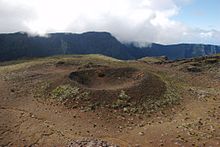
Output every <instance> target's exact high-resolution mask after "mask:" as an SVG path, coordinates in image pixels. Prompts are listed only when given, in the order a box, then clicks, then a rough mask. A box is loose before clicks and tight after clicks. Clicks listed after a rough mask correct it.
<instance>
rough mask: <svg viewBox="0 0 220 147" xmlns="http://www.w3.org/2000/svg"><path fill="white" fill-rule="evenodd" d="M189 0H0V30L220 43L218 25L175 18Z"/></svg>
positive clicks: (125, 40)
mask: <svg viewBox="0 0 220 147" xmlns="http://www.w3.org/2000/svg"><path fill="white" fill-rule="evenodd" d="M190 1H191V0H178V1H177V0H135V1H134V0H0V32H2V33H3V32H15V31H27V32H29V33H31V34H40V35H44V34H46V33H50V32H73V33H81V32H86V31H108V32H111V33H112V34H113V35H114V36H116V37H117V38H118V39H119V40H120V41H124V42H130V41H136V42H157V43H164V44H170V43H182V42H187V43H210V44H220V32H219V31H218V30H203V29H202V28H191V27H190V26H187V25H185V24H183V23H181V22H178V21H176V20H175V19H174V16H177V15H178V14H179V12H180V11H181V6H182V5H185V4H187V3H190Z"/></svg>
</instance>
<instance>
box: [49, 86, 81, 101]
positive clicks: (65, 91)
mask: <svg viewBox="0 0 220 147" xmlns="http://www.w3.org/2000/svg"><path fill="white" fill-rule="evenodd" d="M78 94H79V88H78V87H72V86H70V85H61V86H58V87H57V88H55V89H54V90H53V91H52V97H53V98H56V99H58V100H59V101H64V100H66V99H67V98H74V97H76V96H77V95H78Z"/></svg>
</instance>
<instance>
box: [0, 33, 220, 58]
mask: <svg viewBox="0 0 220 147" xmlns="http://www.w3.org/2000/svg"><path fill="white" fill-rule="evenodd" d="M216 53H220V46H217V45H205V44H187V43H181V44H172V45H163V44H157V43H152V44H150V45H149V46H147V47H137V45H135V44H134V43H122V42H120V41H119V40H118V39H116V38H115V37H114V36H113V35H112V34H111V33H109V32H94V31H93V32H85V33H82V34H77V33H49V34H47V36H46V37H42V36H30V35H29V34H28V33H25V32H17V33H7V34H6V33H5V34H0V61H8V60H15V59H19V58H25V57H43V56H52V55H62V54H102V55H105V56H110V57H114V58H117V59H122V60H133V59H139V58H143V57H147V56H167V57H168V58H169V59H170V60H176V59H183V58H192V57H198V56H206V55H211V54H216Z"/></svg>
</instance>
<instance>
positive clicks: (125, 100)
mask: <svg viewBox="0 0 220 147" xmlns="http://www.w3.org/2000/svg"><path fill="white" fill-rule="evenodd" d="M129 99H130V96H128V95H127V94H126V93H125V91H124V90H121V92H120V94H119V96H118V98H117V99H116V101H115V102H113V104H112V108H124V107H126V106H129Z"/></svg>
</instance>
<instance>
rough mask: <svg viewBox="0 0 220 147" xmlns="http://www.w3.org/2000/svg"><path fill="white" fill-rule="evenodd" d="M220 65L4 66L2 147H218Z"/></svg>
mask: <svg viewBox="0 0 220 147" xmlns="http://www.w3.org/2000/svg"><path fill="white" fill-rule="evenodd" d="M219 61H220V59H219V56H212V57H204V58H195V59H188V60H180V61H175V62H170V61H167V60H165V59H164V58H157V59H152V58H145V59H141V60H139V61H119V60H115V59H111V58H106V57H103V56H97V55H90V56H66V57H52V58H43V59H35V60H28V61H23V62H20V61H19V63H16V62H11V63H8V64H5V63H4V64H2V66H0V100H1V103H0V118H1V119H0V146H76V147H77V146H113V147H114V146H122V147H124V146H125V147H127V146H131V147H133V146H141V147H142V146H143V147H145V146H149V147H150V146H168V147H169V146H213V147H214V146H216V147H217V146H220V125H219V124H220V115H219V114H220V113H219V112H220V62H219ZM73 73H74V74H73ZM73 75H74V76H73Z"/></svg>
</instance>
